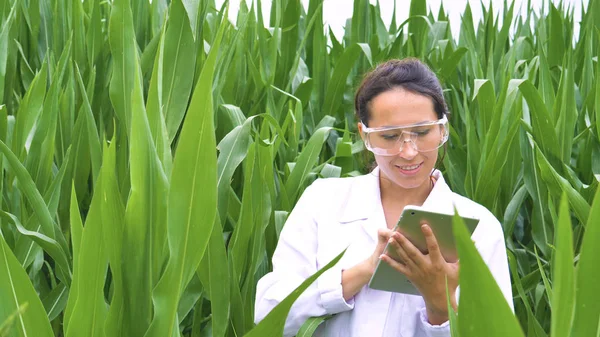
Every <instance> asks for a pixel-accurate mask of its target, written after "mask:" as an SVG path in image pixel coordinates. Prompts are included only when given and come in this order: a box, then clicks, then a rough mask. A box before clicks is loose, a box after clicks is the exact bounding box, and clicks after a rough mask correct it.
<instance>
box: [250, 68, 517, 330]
mask: <svg viewBox="0 0 600 337" xmlns="http://www.w3.org/2000/svg"><path fill="white" fill-rule="evenodd" d="M355 110H356V115H357V119H358V120H359V122H358V129H359V131H360V134H361V137H362V138H363V140H364V141H365V145H366V147H367V149H368V150H369V151H371V152H373V154H374V155H375V161H376V163H377V167H376V168H375V169H374V170H373V171H372V172H371V173H370V174H367V175H364V176H358V177H352V178H335V179H320V180H317V181H315V182H314V183H313V184H312V185H311V186H310V187H309V188H307V190H306V191H305V193H304V194H303V195H302V197H301V198H300V200H299V201H298V204H297V205H296V207H295V208H294V210H293V211H292V213H291V214H290V216H289V218H288V220H287V222H286V224H285V227H284V228H283V230H282V232H281V236H280V239H279V243H278V245H277V249H276V250H275V253H274V256H273V271H272V272H271V273H269V274H267V275H265V276H264V277H263V278H262V279H261V280H260V281H259V283H258V286H257V297H256V320H257V321H260V320H262V319H263V318H264V317H265V316H266V315H267V314H268V313H269V312H270V311H271V310H272V309H273V308H274V307H275V306H276V305H277V304H278V303H280V302H281V301H282V300H283V299H284V298H285V297H286V296H287V295H288V294H290V293H291V292H292V290H294V289H295V288H296V287H297V286H298V285H299V284H300V283H302V282H303V281H304V280H305V279H306V278H308V277H309V276H310V275H312V274H314V273H315V272H316V271H317V270H318V269H320V268H322V267H323V266H324V265H325V264H326V263H327V262H328V261H330V260H331V259H332V258H333V257H334V256H335V255H336V254H337V253H338V252H339V251H341V250H342V249H344V248H345V247H348V249H347V251H346V254H345V255H344V257H343V258H342V260H341V261H340V263H338V264H337V265H336V266H335V267H334V268H332V269H330V270H328V271H327V272H325V273H324V274H323V275H322V276H321V277H320V278H318V279H317V282H316V283H315V284H313V285H312V286H311V287H310V288H309V289H308V290H307V291H305V292H304V293H303V294H302V295H301V296H300V298H299V299H298V300H297V301H296V302H295V304H294V306H293V307H292V309H291V311H290V314H289V316H288V318H287V320H286V326H285V333H284V334H285V336H293V335H295V334H296V333H297V332H298V329H299V328H300V325H301V324H302V323H303V322H304V321H305V320H306V319H307V318H309V317H312V316H322V315H334V316H333V318H331V319H330V320H328V321H326V322H325V324H322V325H321V326H320V327H319V328H318V330H317V332H316V335H315V336H328V337H335V336H340V337H341V336H344V337H348V336H350V337H352V336H357V337H358V336H383V337H391V336H414V337H425V336H440V337H441V336H450V326H449V324H448V319H449V314H450V313H449V312H448V305H447V300H446V282H447V286H448V291H449V293H450V299H451V300H450V302H451V305H452V307H453V308H454V310H456V308H457V300H456V299H457V294H458V285H459V284H458V283H459V282H458V272H459V265H458V263H449V262H447V261H445V260H444V258H443V257H442V255H441V253H440V249H439V246H438V243H437V240H436V238H435V235H434V234H433V232H432V230H431V228H430V227H429V226H428V225H427V224H424V225H423V226H422V232H423V235H424V236H425V238H426V241H427V248H428V253H426V254H423V253H422V252H421V251H419V250H418V249H417V248H416V247H415V246H414V245H413V243H412V242H410V241H409V240H408V239H407V238H406V237H404V236H402V235H401V234H400V233H398V232H395V231H392V228H394V227H395V225H396V223H397V221H398V218H399V216H400V214H401V213H402V211H403V209H404V208H405V206H408V205H416V206H422V207H423V208H424V209H426V210H429V211H433V212H440V213H452V212H453V211H454V208H455V207H456V209H457V210H458V213H459V214H461V215H468V216H471V217H475V218H478V219H480V222H479V225H478V227H477V229H476V230H475V232H474V233H473V236H472V239H473V240H474V241H476V242H477V248H478V249H479V253H480V254H481V256H482V257H483V259H484V261H485V262H486V264H487V265H488V267H489V269H490V270H491V272H492V275H493V276H494V278H495V279H496V282H497V283H498V284H499V286H500V289H501V290H502V293H503V295H504V297H505V298H506V300H507V301H508V302H509V304H510V306H511V307H512V293H511V284H510V278H509V272H508V269H509V268H508V262H507V255H506V248H505V245H504V236H503V232H502V228H501V226H500V223H499V222H498V220H496V218H495V217H494V216H493V215H492V213H491V212H489V211H488V210H487V209H486V208H485V207H483V206H481V205H479V204H477V203H475V202H473V201H471V200H469V199H467V198H465V197H462V196H460V195H458V194H456V193H453V192H452V191H451V190H450V188H449V187H448V185H447V184H446V182H445V181H444V178H443V176H442V174H441V172H440V171H438V170H436V169H435V168H434V167H435V165H436V162H437V159H438V149H439V148H441V147H442V145H443V144H444V143H445V142H446V140H447V139H448V125H447V124H448V120H447V117H446V116H447V114H448V111H447V108H446V103H445V101H444V97H443V94H442V89H441V86H440V83H439V81H438V80H437V77H436V76H435V75H434V74H433V72H432V71H431V70H430V69H429V68H428V67H427V66H426V65H425V64H423V63H422V62H420V61H419V60H417V59H405V60H391V61H387V62H385V63H383V64H381V65H379V66H378V67H376V68H375V69H374V70H373V71H371V72H370V73H368V74H367V75H366V76H365V78H364V80H363V82H362V84H361V86H360V88H359V89H358V91H357V93H356V96H355ZM387 243H390V246H391V247H393V248H392V249H394V251H395V253H396V254H397V255H396V256H399V257H400V258H401V261H402V262H400V261H397V260H394V259H392V258H391V257H390V256H388V255H387V254H384V248H385V247H386V245H387ZM379 260H383V261H384V262H386V263H388V264H389V265H390V266H391V267H392V268H393V269H394V270H396V271H397V272H398V273H402V274H404V275H405V276H406V278H407V279H408V280H409V281H410V282H412V284H413V285H414V286H415V287H416V288H417V289H418V291H419V293H420V294H421V295H420V296H415V295H409V294H401V293H391V292H386V291H379V290H375V289H371V288H369V286H368V282H369V280H370V279H371V277H372V275H373V273H374V270H375V268H376V266H377V264H378V262H379Z"/></svg>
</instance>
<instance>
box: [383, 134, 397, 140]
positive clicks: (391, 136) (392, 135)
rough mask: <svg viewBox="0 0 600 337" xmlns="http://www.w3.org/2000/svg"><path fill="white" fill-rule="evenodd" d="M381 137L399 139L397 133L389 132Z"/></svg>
mask: <svg viewBox="0 0 600 337" xmlns="http://www.w3.org/2000/svg"><path fill="white" fill-rule="evenodd" d="M381 138H383V139H385V140H396V139H398V135H396V134H388V135H386V134H383V135H381Z"/></svg>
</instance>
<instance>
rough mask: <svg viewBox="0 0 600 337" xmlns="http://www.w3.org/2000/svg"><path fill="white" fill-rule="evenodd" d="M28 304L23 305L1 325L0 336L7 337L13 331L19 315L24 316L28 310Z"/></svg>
mask: <svg viewBox="0 0 600 337" xmlns="http://www.w3.org/2000/svg"><path fill="white" fill-rule="evenodd" d="M27 305H28V304H27V303H25V304H23V305H21V306H20V307H19V309H18V310H17V312H15V313H13V314H12V315H10V316H9V317H8V318H7V319H6V320H4V322H2V323H1V324H0V336H2V337H7V336H8V333H9V332H11V331H12V326H13V324H14V321H15V319H16V318H17V316H18V315H22V314H23V313H25V310H27Z"/></svg>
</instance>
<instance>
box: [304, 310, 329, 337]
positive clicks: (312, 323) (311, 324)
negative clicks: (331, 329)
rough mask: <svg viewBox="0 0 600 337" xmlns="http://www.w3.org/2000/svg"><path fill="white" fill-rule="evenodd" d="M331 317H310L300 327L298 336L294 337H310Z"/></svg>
mask: <svg viewBox="0 0 600 337" xmlns="http://www.w3.org/2000/svg"><path fill="white" fill-rule="evenodd" d="M331 317H332V316H331V315H325V316H319V317H311V318H309V319H307V320H306V322H304V324H302V326H301V327H300V330H299V331H298V334H296V337H312V336H313V334H314V333H315V331H316V330H317V328H318V327H319V325H321V323H323V322H325V321H326V320H328V319H330V318H331Z"/></svg>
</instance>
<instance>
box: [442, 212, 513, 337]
mask: <svg viewBox="0 0 600 337" xmlns="http://www.w3.org/2000/svg"><path fill="white" fill-rule="evenodd" d="M453 228H454V229H453V232H454V237H455V239H456V245H457V249H458V255H459V257H460V288H461V289H460V299H459V308H458V311H459V312H460V315H459V317H458V331H459V333H460V335H461V336H490V337H492V336H498V337H500V336H502V337H505V336H515V337H517V336H524V334H523V331H522V330H521V327H520V326H519V322H518V321H517V319H516V317H515V316H514V314H513V312H512V310H511V309H510V307H509V305H508V303H506V299H505V298H504V295H503V294H502V291H501V290H500V287H499V286H498V284H497V283H496V280H495V279H494V277H493V276H492V273H491V272H490V270H489V269H488V267H487V265H486V264H485V262H484V261H483V259H482V258H481V256H480V255H479V252H478V251H477V249H476V248H475V245H474V244H473V241H472V240H471V237H470V235H469V233H468V232H467V229H466V227H465V225H464V223H463V221H462V219H461V218H460V217H459V216H458V215H455V216H454V219H453ZM490 312H493V313H494V315H490V314H489V313H490Z"/></svg>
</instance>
